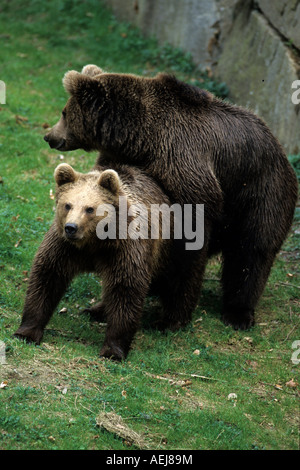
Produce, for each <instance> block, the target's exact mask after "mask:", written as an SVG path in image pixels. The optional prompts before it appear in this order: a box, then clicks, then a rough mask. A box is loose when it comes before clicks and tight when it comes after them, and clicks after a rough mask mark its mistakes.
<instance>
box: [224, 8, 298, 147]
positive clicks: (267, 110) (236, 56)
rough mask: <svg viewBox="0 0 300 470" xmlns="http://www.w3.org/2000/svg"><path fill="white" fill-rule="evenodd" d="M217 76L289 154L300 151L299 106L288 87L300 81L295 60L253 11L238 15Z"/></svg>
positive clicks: (226, 43)
mask: <svg viewBox="0 0 300 470" xmlns="http://www.w3.org/2000/svg"><path fill="white" fill-rule="evenodd" d="M216 73H217V76H218V77H219V78H220V79H222V81H225V82H226V83H227V86H228V87H229V90H230V99H231V100H232V101H233V102H235V103H237V104H239V105H241V106H246V107H248V108H250V109H252V110H253V111H254V112H255V113H256V114H258V115H259V116H260V117H262V118H263V119H264V120H265V121H266V123H267V124H268V126H269V127H270V128H271V130H272V132H273V133H274V134H275V136H276V137H277V138H278V139H279V141H280V142H281V144H282V145H283V146H284V147H285V150H286V151H287V152H288V153H293V154H296V153H299V152H300V147H299V135H300V115H299V109H300V105H299V104H298V105H295V104H293V103H292V100H291V97H292V93H293V91H294V90H293V89H292V83H293V82H294V81H295V80H297V79H299V78H300V66H299V58H297V57H296V56H295V55H294V54H293V52H292V51H291V49H290V48H289V47H287V46H286V45H285V44H284V43H283V42H282V41H281V38H280V37H279V36H278V33H277V32H276V31H275V30H274V29H273V28H272V27H271V26H270V25H269V24H268V22H267V20H266V19H265V18H264V17H263V15H262V14H260V13H259V12H257V11H251V13H250V15H248V14H246V12H244V11H243V12H242V13H241V14H240V15H239V16H238V17H237V18H236V20H235V22H234V26H233V28H232V30H231V32H230V35H229V36H228V37H227V38H226V40H225V41H224V44H223V50H222V54H221V55H220V57H219V61H218V64H217V66H216Z"/></svg>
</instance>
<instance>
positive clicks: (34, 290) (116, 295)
mask: <svg viewBox="0 0 300 470" xmlns="http://www.w3.org/2000/svg"><path fill="white" fill-rule="evenodd" d="M55 180H56V216H55V220H54V223H53V225H52V226H51V228H50V230H49V231H48V232H47V234H46V235H45V238H44V240H43V242H42V244H41V246H40V248H39V249H38V251H37V254H36V256H35V259H34V262H33V267H32V270H31V274H30V279H29V285H28V290H27V294H26V300H25V306H24V311H23V317H22V322H21V325H20V327H19V328H18V330H17V331H16V333H15V335H16V336H17V337H20V338H24V339H27V340H29V341H33V342H35V343H37V344H39V343H40V341H41V339H42V336H43V332H44V328H45V326H46V325H47V323H48V321H49V319H50V317H51V315H52V314H53V311H54V310H55V308H56V306H57V305H58V302H59V301H60V299H61V298H62V296H63V294H64V293H65V291H66V289H67V287H68V285H69V283H70V282H71V281H72V279H73V278H74V276H76V275H77V274H79V273H81V272H96V273H98V274H99V275H100V276H101V278H102V281H103V295H102V302H101V303H99V304H97V305H96V306H94V307H92V308H91V309H87V310H88V311H89V313H90V314H91V315H92V317H94V319H97V320H103V319H105V318H106V320H107V330H106V336H105V341H104V345H103V347H102V350H101V355H102V356H106V357H113V358H115V359H119V360H120V359H123V358H125V357H126V355H127V353H128V350H129V347H130V343H131V341H132V338H133V336H134V334H135V332H136V330H137V328H138V325H139V321H140V318H141V315H142V310H143V304H144V300H145V297H146V296H147V295H148V294H149V293H151V294H155V295H157V296H159V297H160V299H161V303H162V307H163V315H164V316H163V319H162V324H163V325H164V326H165V327H171V328H172V329H177V328H179V327H181V326H183V325H185V324H186V323H187V322H189V321H190V320H191V314H192V312H193V310H194V309H195V307H196V305H197V301H198V297H199V290H200V285H201V275H202V270H201V269H199V265H198V263H194V265H193V266H192V268H191V270H190V276H189V277H185V278H183V282H182V277H181V275H180V273H178V271H177V270H176V269H175V268H174V261H173V259H172V256H173V253H174V250H172V243H173V241H172V238H173V233H174V227H175V215H174V214H175V211H174V210H173V209H174V207H170V201H169V199H168V197H167V196H166V195H165V194H164V193H163V191H162V190H161V189H160V188H159V186H158V185H157V184H156V183H155V182H154V180H153V179H152V178H150V177H149V176H147V175H146V174H144V172H143V171H141V170H139V169H137V168H134V167H127V166H125V165H119V166H118V165H115V166H114V169H111V168H110V169H105V168H104V167H103V168H100V167H98V169H97V170H94V171H91V172H90V173H87V174H81V173H78V172H76V171H75V170H74V169H73V168H72V167H71V166H70V165H68V164H61V165H59V166H58V167H57V168H56V170H55ZM153 208H156V209H157V211H156V215H157V214H158V216H156V217H154V214H155V212H152V209H153ZM179 208H180V206H179ZM163 209H166V210H165V211H164V210H163ZM168 209H171V210H168ZM175 209H176V208H175ZM121 210H122V211H123V212H122V213H121ZM124 211H125V212H124ZM163 216H164V217H170V220H169V223H170V225H169V230H167V231H166V233H165V235H164V234H163V232H162V230H163V229H164V227H163ZM177 217H178V212H177ZM143 223H144V228H146V230H144V231H143V232H142V231H141V228H142V225H143ZM121 224H122V228H123V232H122V233H121V231H120V230H121ZM124 224H125V226H124ZM132 224H133V226H132ZM134 224H136V225H134ZM124 228H125V231H124ZM150 228H151V233H149V230H150ZM129 229H130V230H131V232H130V233H129V235H130V236H128V231H129ZM163 235H164V236H163Z"/></svg>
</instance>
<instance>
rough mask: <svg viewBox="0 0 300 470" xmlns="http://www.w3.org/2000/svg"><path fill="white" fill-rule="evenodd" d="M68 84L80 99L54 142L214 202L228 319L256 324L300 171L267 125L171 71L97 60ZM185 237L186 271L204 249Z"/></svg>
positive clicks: (181, 197) (211, 227)
mask: <svg viewBox="0 0 300 470" xmlns="http://www.w3.org/2000/svg"><path fill="white" fill-rule="evenodd" d="M63 84H64V87H65V90H66V91H67V92H68V93H69V94H70V98H69V100H68V101H67V104H66V106H65V107H64V109H63V111H62V116H61V118H60V120H59V122H58V123H57V124H56V125H55V126H54V127H53V128H52V130H51V131H50V132H49V133H48V134H47V135H46V136H45V140H46V142H48V143H49V145H50V147H51V148H56V149H59V150H60V151H65V150H73V149H77V148H82V149H85V150H87V151H91V150H99V151H100V155H99V159H98V163H101V164H107V163H109V162H113V161H116V162H121V163H126V164H132V165H136V166H139V167H141V168H143V169H144V170H145V171H146V172H147V173H148V174H150V175H151V176H152V177H153V178H154V179H155V180H156V181H157V182H158V183H159V184H160V185H161V187H162V188H163V190H164V192H165V193H166V194H167V195H168V196H169V198H170V200H171V202H172V203H173V202H176V203H180V204H182V205H184V204H204V211H205V226H206V227H207V233H206V234H205V243H204V247H203V249H204V250H207V252H208V254H210V255H211V254H214V253H218V252H221V253H222V257H223V269H222V287H223V307H222V308H223V311H222V317H223V320H224V322H225V324H231V325H233V327H234V328H241V329H245V328H248V327H250V326H251V325H253V324H254V308H255V306H256V304H257V302H258V299H259V297H260V295H261V293H262V291H263V289H264V286H265V284H266V281H267V278H268V275H269V272H270V269H271V266H272V264H273V261H274V258H275V256H276V254H277V253H278V251H279V249H280V247H281V245H282V243H283V241H284V240H285V238H286V236H287V234H288V231H289V229H290V227H291V223H292V219H293V214H294V209H295V204H296V199H297V179H296V176H295V173H294V171H293V169H292V167H291V166H290V164H289V162H288V160H287V157H286V155H285V153H284V151H283V149H282V147H281V146H280V144H279V142H278V141H277V139H276V138H275V137H274V136H273V135H272V133H271V132H270V130H269V129H268V127H267V126H266V124H265V123H264V122H263V121H262V120H261V119H260V118H259V117H257V116H256V115H254V114H253V113H252V112H250V111H248V110H246V109H243V108H241V107H238V106H236V105H233V104H230V103H228V102H225V101H222V100H220V99H218V98H216V97H214V96H213V95H212V94H211V93H209V92H207V91H204V90H200V89H198V88H196V87H194V86H192V85H188V84H186V83H183V82H181V81H179V80H177V79H176V78H175V77H173V76H170V75H167V74H163V73H160V74H158V75H157V76H156V77H154V78H146V77H139V76H135V75H130V74H118V73H105V72H103V70H102V69H100V68H99V67H97V66H94V65H88V66H85V67H84V68H83V70H82V72H81V73H79V72H76V71H69V72H67V73H66V74H65V76H64V79H63ZM182 246H183V245H180V243H178V244H177V250H176V251H177V252H178V256H177V261H176V263H177V268H178V270H179V271H182V273H183V276H184V275H189V266H190V265H192V264H193V262H194V260H195V258H197V256H199V252H196V251H190V252H187V251H186V252H183V249H182ZM203 249H202V250H203ZM199 251H201V250H199ZM202 267H203V266H202ZM203 268H204V267H203Z"/></svg>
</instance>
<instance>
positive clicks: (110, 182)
mask: <svg viewBox="0 0 300 470" xmlns="http://www.w3.org/2000/svg"><path fill="white" fill-rule="evenodd" d="M98 183H99V185H100V186H102V188H105V189H108V190H109V191H110V192H112V193H113V194H118V192H119V190H120V186H121V181H120V178H119V175H118V173H117V172H116V171H115V170H105V171H103V173H102V174H101V176H100V178H99V181H98Z"/></svg>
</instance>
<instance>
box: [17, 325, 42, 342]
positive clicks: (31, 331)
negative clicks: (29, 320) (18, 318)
mask: <svg viewBox="0 0 300 470" xmlns="http://www.w3.org/2000/svg"><path fill="white" fill-rule="evenodd" d="M43 333H44V331H43V330H41V329H40V328H32V327H26V326H20V327H19V328H18V329H17V331H16V332H15V333H14V336H15V337H16V338H19V339H24V340H25V341H26V342H27V343H35V344H40V342H41V340H42V337H43Z"/></svg>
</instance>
